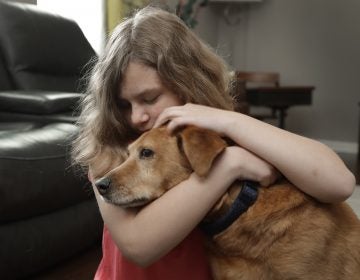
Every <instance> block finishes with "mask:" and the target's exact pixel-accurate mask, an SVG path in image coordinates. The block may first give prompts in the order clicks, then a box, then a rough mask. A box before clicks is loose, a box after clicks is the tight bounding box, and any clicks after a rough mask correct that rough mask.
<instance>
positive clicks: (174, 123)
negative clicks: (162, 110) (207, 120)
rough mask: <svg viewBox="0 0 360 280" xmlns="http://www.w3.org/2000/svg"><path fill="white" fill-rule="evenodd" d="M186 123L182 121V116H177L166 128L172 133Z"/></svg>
mask: <svg viewBox="0 0 360 280" xmlns="http://www.w3.org/2000/svg"><path fill="white" fill-rule="evenodd" d="M184 125H186V123H185V122H182V121H181V119H180V118H175V119H172V120H171V121H169V123H168V124H167V126H166V128H167V129H168V131H169V132H170V133H173V132H174V131H175V130H176V129H177V128H180V127H182V126H184Z"/></svg>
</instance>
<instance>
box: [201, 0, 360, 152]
mask: <svg viewBox="0 0 360 280" xmlns="http://www.w3.org/2000/svg"><path fill="white" fill-rule="evenodd" d="M221 5H222V7H219V6H218V4H217V5H215V4H210V7H209V9H210V10H213V11H214V10H216V13H215V14H214V17H213V19H212V20H213V21H215V22H216V23H217V29H215V32H217V41H216V43H212V44H213V46H215V47H217V46H220V47H221V48H223V49H224V46H225V52H228V54H227V56H226V59H227V60H228V62H229V64H230V65H232V66H233V67H234V68H235V69H246V70H261V71H278V72H279V73H280V74H281V82H282V83H283V84H291V85H314V86H315V87H316V90H315V91H314V95H313V104H312V106H310V107H308V106H304V107H294V108H291V109H290V110H289V116H288V117H287V129H288V130H290V131H293V132H296V133H299V134H302V135H305V136H308V137H312V138H316V139H321V140H324V142H327V143H329V144H330V145H335V146H336V147H335V149H340V150H343V151H350V152H356V150H357V144H356V142H357V137H358V120H359V107H358V102H360V78H359V75H360V17H359V11H360V1H359V0H344V1H327V0H316V1H314V0H263V2H261V3H252V4H249V5H243V6H242V8H239V6H237V5H238V4H232V6H231V9H230V10H231V11H234V9H237V10H238V11H237V14H238V17H239V18H240V21H239V22H235V23H234V24H232V25H229V24H227V23H226V22H225V20H224V17H223V9H224V6H225V5H226V4H221ZM232 18H236V14H235V12H233V15H232ZM202 24H203V25H207V24H210V22H208V23H207V22H204V23H202ZM212 24H213V23H212ZM210 26H211V25H210ZM211 28H212V27H211ZM212 29H213V28H212ZM213 30H214V29H213ZM329 141H330V142H329ZM339 145H340V146H339Z"/></svg>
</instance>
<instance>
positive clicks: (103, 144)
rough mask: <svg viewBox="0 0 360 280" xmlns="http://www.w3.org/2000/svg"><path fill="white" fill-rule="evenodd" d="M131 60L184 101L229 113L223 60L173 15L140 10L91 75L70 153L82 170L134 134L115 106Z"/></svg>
mask: <svg viewBox="0 0 360 280" xmlns="http://www.w3.org/2000/svg"><path fill="white" fill-rule="evenodd" d="M131 61H136V62H140V63H142V64H144V65H147V66H150V67H153V68H154V69H156V70H157V72H158V74H159V76H160V78H161V81H162V82H163V83H164V84H165V85H166V87H168V88H169V89H171V90H172V91H173V92H174V93H175V94H176V95H178V96H179V97H180V98H181V100H183V101H184V103H188V102H190V103H196V104H202V105H206V106H211V107H216V108H222V109H227V110H233V100H232V98H231V97H230V95H229V94H228V90H229V89H228V85H229V81H228V79H229V75H228V71H227V67H226V65H225V63H224V62H223V60H222V59H221V58H220V57H219V56H217V55H216V54H215V53H214V52H213V51H212V50H211V48H210V47H209V46H207V45H205V44H204V43H203V42H201V41H200V40H199V39H198V38H197V36H196V35H195V34H194V33H193V32H192V31H191V30H189V29H188V28H187V27H186V26H185V24H184V23H183V22H182V21H181V20H180V19H179V18H178V17H177V16H176V15H174V14H171V13H169V12H166V11H164V10H161V9H159V8H155V7H150V6H149V7H146V8H143V9H141V10H139V11H137V12H136V13H135V14H134V15H133V16H132V17H130V18H127V19H125V20H124V21H123V22H122V23H120V24H119V25H118V26H117V27H116V28H115V30H114V32H113V33H112V35H111V36H110V38H109V41H108V43H107V46H106V48H105V51H104V53H103V55H101V56H100V57H99V59H98V61H97V62H96V64H95V66H94V68H93V69H92V72H91V73H90V79H89V85H88V88H87V94H86V95H85V97H84V98H83V100H82V102H81V114H80V117H79V120H78V123H77V124H78V126H79V129H80V130H79V134H78V136H77V138H76V139H75V141H74V142H73V151H72V152H73V153H72V155H73V159H74V161H75V162H76V163H78V164H80V165H81V166H83V167H85V168H86V167H88V166H89V165H91V164H93V163H94V162H95V161H96V159H97V158H98V157H99V156H100V155H101V154H102V152H104V151H105V150H106V149H107V148H111V149H113V150H118V151H121V149H123V147H124V146H125V145H127V143H128V142H129V141H130V140H131V139H134V138H135V137H136V136H137V135H136V133H135V131H133V130H132V129H131V127H130V126H129V124H128V123H126V120H125V118H123V116H122V113H121V110H120V107H119V106H118V94H119V89H120V88H121V82H122V77H123V75H124V73H125V70H126V68H127V66H128V64H129V62H131ZM120 154H121V152H120Z"/></svg>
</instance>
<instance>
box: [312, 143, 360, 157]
mask: <svg viewBox="0 0 360 280" xmlns="http://www.w3.org/2000/svg"><path fill="white" fill-rule="evenodd" d="M318 140H319V141H320V142H321V143H323V144H325V145H327V146H329V147H330V148H331V149H333V150H334V151H335V152H337V153H347V154H357V152H358V143H356V142H344V141H333V140H326V139H318Z"/></svg>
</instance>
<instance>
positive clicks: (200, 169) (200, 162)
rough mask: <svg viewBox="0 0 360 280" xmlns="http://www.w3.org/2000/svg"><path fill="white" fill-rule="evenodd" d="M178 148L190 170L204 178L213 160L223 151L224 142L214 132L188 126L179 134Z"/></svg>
mask: <svg viewBox="0 0 360 280" xmlns="http://www.w3.org/2000/svg"><path fill="white" fill-rule="evenodd" d="M179 137H180V138H179V140H180V141H179V146H180V149H182V150H183V152H184V154H185V156H186V157H187V159H188V161H189V163H190V165H191V167H192V169H193V170H194V171H195V173H196V174H198V175H199V176H205V175H206V174H207V173H208V171H209V170H210V168H211V165H212V163H213V161H214V159H215V158H216V157H217V156H218V155H219V154H220V153H221V152H222V151H223V150H224V149H225V147H226V146H227V145H226V142H225V141H224V140H223V139H222V138H221V137H220V136H219V135H218V134H217V133H215V132H213V131H211V130H207V129H202V128H198V127H195V126H188V127H186V128H184V129H183V130H182V131H181V132H180V133H179Z"/></svg>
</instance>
